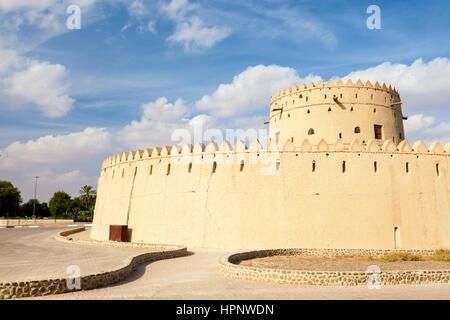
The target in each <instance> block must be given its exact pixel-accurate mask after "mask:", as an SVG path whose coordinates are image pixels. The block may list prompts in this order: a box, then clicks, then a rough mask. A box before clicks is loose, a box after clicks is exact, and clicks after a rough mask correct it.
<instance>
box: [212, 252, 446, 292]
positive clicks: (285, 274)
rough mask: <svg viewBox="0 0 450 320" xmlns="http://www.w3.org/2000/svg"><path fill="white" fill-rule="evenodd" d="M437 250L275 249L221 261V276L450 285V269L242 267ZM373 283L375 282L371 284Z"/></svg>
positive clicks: (288, 281) (327, 282)
mask: <svg viewBox="0 0 450 320" xmlns="http://www.w3.org/2000/svg"><path fill="white" fill-rule="evenodd" d="M434 252H435V251H434V250H378V249H275V250H259V251H250V252H242V253H237V254H231V255H226V256H223V257H221V258H220V259H219V272H220V273H221V274H222V275H224V276H225V277H227V278H231V279H240V280H253V281H260V282H270V283H279V284H297V285H313V286H358V285H367V284H369V283H371V281H373V280H375V279H376V280H377V282H378V283H377V284H379V285H398V284H430V283H450V269H444V270H413V271H410V270H399V271H382V272H380V273H377V272H366V271H314V270H288V269H270V268H258V267H247V266H240V265H238V263H240V262H241V261H243V260H249V259H254V258H263V257H270V256H277V255H293V254H308V255H316V256H342V255H354V256H364V255H373V256H381V255H384V254H387V253H412V254H421V255H424V256H430V255H433V254H434ZM372 283H373V282H372Z"/></svg>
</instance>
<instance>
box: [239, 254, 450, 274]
mask: <svg viewBox="0 0 450 320" xmlns="http://www.w3.org/2000/svg"><path fill="white" fill-rule="evenodd" d="M240 265H243V266H249V267H259V268H272V269H290V270H317V271H365V270H366V269H367V267H368V266H371V265H377V266H379V267H380V269H381V270H424V269H425V270H426V269H428V270H430V269H431V270H437V269H441V270H443V269H450V262H441V261H402V262H381V261H379V260H377V259H376V258H374V259H372V260H369V258H368V257H317V256H306V255H295V256H274V257H265V258H257V259H250V260H244V261H242V262H241V263H240Z"/></svg>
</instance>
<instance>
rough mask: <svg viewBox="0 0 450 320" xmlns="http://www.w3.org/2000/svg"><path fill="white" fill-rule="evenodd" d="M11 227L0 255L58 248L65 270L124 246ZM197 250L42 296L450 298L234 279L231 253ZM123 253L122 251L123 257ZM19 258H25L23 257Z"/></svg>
mask: <svg viewBox="0 0 450 320" xmlns="http://www.w3.org/2000/svg"><path fill="white" fill-rule="evenodd" d="M11 231H12V232H15V233H9V234H6V233H4V232H5V230H0V243H1V244H2V246H0V254H3V253H4V250H5V249H3V247H4V245H3V244H4V241H5V239H9V240H8V241H12V242H13V243H15V244H16V248H17V249H18V250H19V248H20V247H21V245H22V244H24V245H25V248H28V249H26V252H28V253H29V252H30V250H36V252H41V253H42V252H43V251H47V252H50V251H53V250H55V249H56V250H57V252H59V254H58V259H57V260H55V261H54V262H58V263H60V264H61V265H62V266H64V268H65V266H67V265H69V264H70V263H73V260H72V259H73V257H75V256H73V255H72V254H73V253H76V254H77V255H76V257H77V259H79V258H80V256H79V254H81V255H82V256H84V257H85V261H87V263H88V262H89V261H90V263H91V264H92V265H94V266H99V264H100V262H101V261H106V260H105V259H106V257H108V258H112V257H114V256H116V254H117V253H116V252H112V251H111V252H107V251H109V250H110V249H113V250H114V251H115V250H118V248H108V247H93V246H87V247H85V246H78V245H71V244H65V243H60V242H56V241H54V240H53V239H52V236H53V235H54V234H55V233H56V232H58V229H57V228H52V229H51V228H45V229H44V228H40V229H39V230H38V229H34V230H33V231H28V230H27V231H25V230H8V231H6V232H11ZM24 231H25V232H24ZM119 250H120V251H122V250H125V251H126V254H129V253H130V250H135V249H119ZM191 252H192V254H191V255H189V256H186V257H181V258H176V259H171V260H162V261H156V262H152V263H147V264H143V265H140V266H139V267H138V268H137V270H136V271H135V272H134V273H133V274H132V275H131V276H130V277H129V278H127V279H125V280H123V281H121V282H119V283H117V284H114V285H111V286H108V287H105V288H100V289H94V290H89V291H80V292H75V293H69V294H63V295H57V296H47V297H40V298H38V299H447V300H448V299H450V284H448V285H419V286H412V285H402V286H386V287H382V288H381V289H379V290H369V289H368V288H367V287H365V286H360V287H323V288H322V287H308V286H293V285H275V284H266V283H258V282H251V281H243V280H231V279H227V278H224V277H222V276H221V275H220V274H218V273H217V262H218V259H219V257H221V256H222V255H224V254H226V253H227V252H226V251H221V250H207V249H192V250H191ZM52 254H53V253H52ZM119 256H120V255H119V254H117V258H119ZM15 257H16V258H19V257H18V256H17V255H16V256H15ZM12 258H14V256H9V258H8V259H9V260H10V263H11V262H12V261H14V260H12ZM121 258H122V257H120V258H119V260H120V259H121ZM33 259H34V260H33ZM33 259H31V257H29V259H26V260H24V259H22V260H21V264H24V263H27V262H29V263H31V262H32V261H35V262H33V263H37V264H38V265H39V264H40V265H43V266H44V265H46V263H47V262H46V261H42V259H41V258H39V256H36V255H33ZM0 261H1V263H0V265H1V266H0V274H3V272H4V271H5V266H4V256H2V258H1V260H0ZM110 261H111V260H110ZM6 269H7V268H6ZM40 270H41V271H42V270H43V269H42V268H41V269H40ZM64 270H65V269H64ZM41 271H39V272H41ZM39 272H37V273H39Z"/></svg>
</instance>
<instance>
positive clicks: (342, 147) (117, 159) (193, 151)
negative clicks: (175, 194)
mask: <svg viewBox="0 0 450 320" xmlns="http://www.w3.org/2000/svg"><path fill="white" fill-rule="evenodd" d="M320 152H326V153H333V152H339V153H355V152H356V153H385V154H396V155H399V156H401V155H408V154H414V155H435V156H449V155H450V143H447V144H445V146H442V145H441V143H440V142H437V141H436V142H433V143H431V144H430V146H428V147H427V145H426V144H425V143H424V142H423V141H416V142H415V143H414V144H413V145H412V146H411V144H410V143H409V142H408V141H406V140H403V141H402V142H400V143H399V144H398V145H396V144H394V143H393V142H392V141H391V140H385V141H383V142H382V143H380V142H379V141H376V140H374V139H373V140H370V141H368V142H367V143H362V142H361V141H360V140H359V139H357V138H355V139H353V141H352V142H351V143H350V144H345V143H344V142H343V141H342V140H341V139H338V140H337V141H336V142H335V143H334V144H329V143H327V141H325V139H321V140H320V141H319V143H318V144H315V145H313V144H311V143H310V141H309V140H308V139H304V140H303V141H302V142H301V143H300V144H294V143H293V142H292V141H291V140H287V141H286V142H285V143H284V144H283V145H282V146H279V145H276V144H274V143H271V144H269V145H268V146H267V147H266V148H263V147H262V145H261V143H260V142H259V141H258V140H257V139H256V140H254V141H253V142H252V143H251V144H250V147H247V145H246V144H245V143H244V142H243V141H241V140H238V141H237V143H236V144H235V145H234V147H232V146H231V144H230V143H229V142H228V141H226V140H224V141H223V142H222V143H221V144H220V145H217V144H216V143H215V142H213V141H211V142H209V143H208V144H207V145H206V146H205V145H204V144H203V143H197V144H195V145H194V146H193V145H190V144H186V145H184V146H183V147H180V146H178V145H173V146H164V147H154V148H147V149H144V150H136V151H131V152H123V153H120V154H117V155H114V156H110V157H108V158H106V159H105V160H104V161H103V164H102V169H106V168H108V167H111V166H115V165H118V164H125V163H132V162H137V161H143V160H155V159H156V160H161V159H169V160H170V161H171V162H172V163H175V164H176V163H189V162H194V163H202V162H209V163H211V162H214V161H217V162H218V163H225V164H236V163H239V162H240V159H243V157H239V155H242V154H248V155H252V157H251V158H252V159H257V158H258V157H259V156H260V155H261V159H264V156H267V155H269V154H283V153H297V154H301V153H320ZM224 156H225V157H224ZM249 162H250V163H249V164H252V162H251V161H249ZM259 162H260V161H256V162H255V163H254V164H256V163H259Z"/></svg>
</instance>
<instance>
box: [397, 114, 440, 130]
mask: <svg viewBox="0 0 450 320" xmlns="http://www.w3.org/2000/svg"><path fill="white" fill-rule="evenodd" d="M434 121H435V119H434V117H425V116H424V115H423V114H415V115H413V116H410V117H408V120H406V121H404V126H405V131H406V132H407V133H414V132H423V131H424V130H425V129H428V128H429V127H430V126H431V125H432V124H433V123H434Z"/></svg>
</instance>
